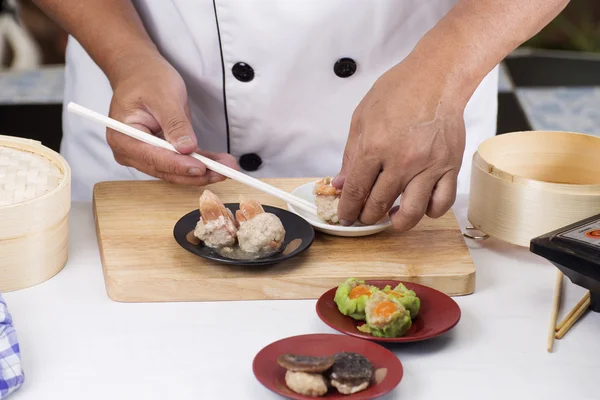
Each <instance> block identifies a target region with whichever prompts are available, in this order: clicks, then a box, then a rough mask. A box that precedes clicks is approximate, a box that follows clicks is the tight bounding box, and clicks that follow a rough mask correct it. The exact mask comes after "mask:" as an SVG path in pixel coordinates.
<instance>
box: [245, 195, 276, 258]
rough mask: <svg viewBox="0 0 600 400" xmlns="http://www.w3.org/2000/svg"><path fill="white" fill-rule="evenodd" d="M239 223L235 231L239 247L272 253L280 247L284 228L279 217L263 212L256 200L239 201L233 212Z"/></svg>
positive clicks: (251, 251) (252, 251)
mask: <svg viewBox="0 0 600 400" xmlns="http://www.w3.org/2000/svg"><path fill="white" fill-rule="evenodd" d="M235 216H236V219H237V221H238V223H239V227H240V228H239V230H238V232H237V238H238V243H239V246H240V249H242V250H243V251H245V252H247V253H263V254H264V253H267V254H268V253H273V252H276V251H277V250H279V249H280V248H281V245H282V244H283V240H284V238H285V228H284V227H283V224H282V223H281V220H280V219H279V217H277V216H276V215H275V214H272V213H267V212H265V210H264V208H263V207H262V205H261V204H260V203H259V202H258V201H256V200H244V199H242V200H241V201H240V209H239V210H237V211H236V213H235Z"/></svg>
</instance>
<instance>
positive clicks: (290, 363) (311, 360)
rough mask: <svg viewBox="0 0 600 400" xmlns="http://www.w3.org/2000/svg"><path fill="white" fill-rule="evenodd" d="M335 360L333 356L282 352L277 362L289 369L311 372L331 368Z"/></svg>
mask: <svg viewBox="0 0 600 400" xmlns="http://www.w3.org/2000/svg"><path fill="white" fill-rule="evenodd" d="M333 362H334V359H333V357H332V356H324V357H311V356H301V355H296V354H282V355H281V356H279V358H278V359H277V363H278V364H279V365H280V366H281V367H283V368H285V369H287V370H288V371H293V372H310V373H318V372H325V371H327V370H328V369H329V368H331V366H332V365H333Z"/></svg>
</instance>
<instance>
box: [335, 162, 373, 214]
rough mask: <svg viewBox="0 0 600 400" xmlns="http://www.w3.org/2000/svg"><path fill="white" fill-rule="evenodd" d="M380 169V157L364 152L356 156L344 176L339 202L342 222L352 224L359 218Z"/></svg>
mask: <svg viewBox="0 0 600 400" xmlns="http://www.w3.org/2000/svg"><path fill="white" fill-rule="evenodd" d="M380 171H381V162H380V161H379V159H378V158H375V157H369V156H367V155H365V154H364V153H363V152H361V157H355V159H354V162H353V163H352V166H351V169H350V171H349V173H348V176H347V177H346V178H344V186H343V188H342V196H341V197H340V202H339V204H338V216H339V219H340V224H342V225H344V226H350V225H352V224H353V223H354V222H355V221H356V220H357V219H358V216H359V215H360V212H361V209H362V208H363V205H364V204H365V200H366V199H367V196H368V195H369V192H370V191H371V188H372V187H373V183H374V182H375V180H376V179H377V176H378V175H379V172H380Z"/></svg>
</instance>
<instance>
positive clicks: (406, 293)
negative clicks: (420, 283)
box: [383, 283, 421, 319]
mask: <svg viewBox="0 0 600 400" xmlns="http://www.w3.org/2000/svg"><path fill="white" fill-rule="evenodd" d="M383 292H385V293H386V294H389V295H391V296H393V297H394V298H395V299H396V300H397V301H398V302H400V304H402V305H403V306H404V308H406V309H407V310H408V311H410V317H411V318H413V319H414V318H416V317H417V315H419V310H420V308H421V299H419V297H418V296H417V294H416V293H415V292H414V290H409V289H408V288H407V287H406V286H404V285H403V284H402V283H399V284H398V286H396V287H395V288H394V289H392V287H391V286H390V285H387V286H386V287H384V288H383Z"/></svg>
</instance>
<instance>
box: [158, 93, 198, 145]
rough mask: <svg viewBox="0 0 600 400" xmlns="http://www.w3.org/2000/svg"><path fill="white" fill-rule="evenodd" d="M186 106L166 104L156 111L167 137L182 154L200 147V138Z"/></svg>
mask: <svg viewBox="0 0 600 400" xmlns="http://www.w3.org/2000/svg"><path fill="white" fill-rule="evenodd" d="M186 108H187V107H186V106H182V105H181V104H166V105H165V106H164V107H162V108H161V110H156V111H157V112H155V118H156V120H157V121H158V123H159V124H160V127H161V129H162V132H163V134H164V136H165V139H166V140H167V141H168V142H169V143H171V144H172V145H173V147H175V149H176V150H177V151H178V152H180V153H182V154H190V153H192V152H194V151H195V150H196V149H197V148H198V140H197V139H196V135H195V134H194V129H193V128H192V123H191V122H190V118H189V113H188V112H187V110H186Z"/></svg>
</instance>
